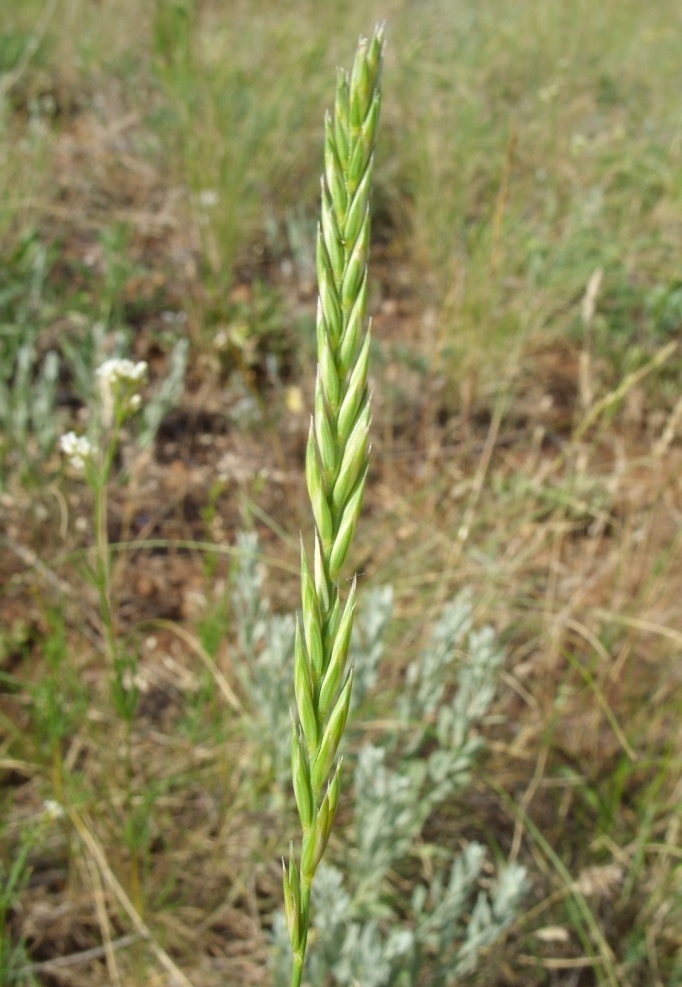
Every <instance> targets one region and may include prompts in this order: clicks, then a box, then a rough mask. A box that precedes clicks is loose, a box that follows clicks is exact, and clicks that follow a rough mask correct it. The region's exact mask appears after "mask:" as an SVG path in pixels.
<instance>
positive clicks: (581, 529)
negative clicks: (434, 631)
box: [0, 0, 682, 987]
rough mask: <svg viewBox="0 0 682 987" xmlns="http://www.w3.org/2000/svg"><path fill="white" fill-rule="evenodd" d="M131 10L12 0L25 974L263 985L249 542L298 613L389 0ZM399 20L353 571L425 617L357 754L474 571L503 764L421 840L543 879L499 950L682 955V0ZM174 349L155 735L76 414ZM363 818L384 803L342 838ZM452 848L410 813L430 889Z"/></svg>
mask: <svg viewBox="0 0 682 987" xmlns="http://www.w3.org/2000/svg"><path fill="white" fill-rule="evenodd" d="M113 6H115V7H116V11H115V15H114V12H113V11H112V10H110V9H109V7H108V6H107V5H106V4H102V5H93V4H87V3H85V2H84V0H78V2H75V0H74V2H73V3H71V4H66V3H64V4H60V3H57V4H53V3H47V4H38V3H33V2H32V0H31V2H29V3H26V4H22V5H14V4H10V3H9V2H8V0H0V12H1V13H2V15H3V24H4V25H6V26H2V27H0V71H2V73H3V75H2V76H1V77H0V78H1V79H2V80H3V81H2V82H0V96H1V97H2V107H1V112H2V117H1V121H0V123H1V126H2V129H3V136H4V138H5V140H4V146H3V149H2V151H1V152H0V186H1V187H2V196H3V205H2V207H1V208H0V252H1V255H2V264H1V266H0V268H1V269H0V333H1V336H0V344H1V345H2V351H1V355H2V366H1V367H0V377H1V379H2V390H1V392H0V397H1V398H2V401H3V402H4V405H3V404H1V403H0V417H1V418H2V435H1V436H0V482H1V488H2V489H1V493H0V518H1V523H2V534H1V535H0V540H1V543H2V555H1V557H0V661H1V664H0V735H1V737H0V800H1V801H0V805H1V807H2V808H1V813H2V815H1V825H0V849H1V851H2V861H3V868H4V875H5V878H7V877H8V875H11V873H12V866H13V862H15V861H17V860H24V857H23V856H22V854H23V853H24V852H25V854H26V856H25V866H22V868H21V869H20V870H21V873H19V872H17V885H16V887H15V888H11V886H10V884H11V882H10V881H9V880H5V891H4V892H3V895H2V896H0V934H1V936H2V944H0V948H2V949H3V950H4V953H3V954H2V959H3V962H5V964H9V962H10V959H11V961H12V963H14V967H12V968H11V969H10V966H9V965H6V967H5V968H4V969H5V970H9V971H10V973H11V976H12V977H13V978H14V979H12V980H9V976H10V973H6V974H5V975H6V976H7V977H8V982H10V983H19V984H21V983H27V984H31V983H37V984H44V985H49V987H53V985H68V987H91V985H92V987H96V985H100V984H102V985H104V984H115V985H133V984H134V985H136V987H141V985H150V987H151V985H153V984H166V983H170V982H178V983H182V982H183V980H182V977H183V976H184V977H185V978H186V981H187V982H190V983H191V984H193V985H194V987H213V985H216V987H217V985H218V984H222V983H226V982H227V983H234V984H253V985H257V984H266V983H269V979H270V973H269V970H268V952H269V942H268V935H269V929H270V925H271V921H272V914H273V912H274V911H275V910H276V909H277V908H279V907H280V904H281V874H280V858H281V856H282V855H283V854H284V853H285V852H286V848H287V843H288V839H289V837H290V835H291V833H292V832H293V831H294V828H295V827H294V823H295V810H294V807H293V801H292V798H291V793H290V791H289V790H288V788H287V787H286V786H283V785H281V784H280V782H279V780H278V779H277V776H276V771H275V768H274V766H273V757H272V752H271V751H269V750H268V747H267V744H266V743H265V742H264V741H263V737H262V736H261V735H259V730H258V727H257V726H256V727H254V724H257V716H256V713H257V710H254V709H253V704H252V697H251V696H250V695H249V693H248V690H247V689H246V688H245V686H244V680H243V677H242V676H240V668H239V663H240V661H242V660H243V659H242V656H241V653H240V649H239V645H238V641H237V638H236V617H235V614H234V608H233V604H232V601H231V578H233V577H232V576H231V573H233V570H234V557H235V537H236V533H237V532H238V531H239V530H243V529H255V530H257V531H258V534H259V538H260V544H261V551H262V563H263V565H264V567H265V573H266V582H265V591H266V595H267V596H268V598H269V599H270V602H271V607H272V609H273V610H274V611H276V612H290V611H292V610H294V609H295V607H296V605H297V593H298V551H299V541H298V536H299V531H300V530H303V531H304V532H308V531H309V529H310V521H309V516H308V509H307V506H306V494H305V479H304V470H303V460H304V449H305V442H306V437H307V432H308V425H309V413H310V409H311V407H312V393H313V384H314V381H313V379H312V370H311V368H312V366H313V364H314V315H315V304H316V294H315V291H316V289H315V280H314V278H315V265H314V256H313V242H314V239H313V238H314V228H315V216H316V208H317V207H316V200H317V194H318V193H317V186H316V182H317V176H318V173H319V171H320V167H321V160H320V159H321V151H319V148H320V147H321V127H320V120H321V110H322V108H323V107H324V106H328V105H330V104H331V101H332V95H333V89H332V86H333V78H334V76H333V69H334V66H335V64H336V63H337V62H338V63H346V62H347V61H348V53H349V52H350V51H351V49H352V42H353V39H354V36H355V35H357V33H359V31H361V30H362V31H364V32H367V31H368V30H370V29H371V26H372V19H373V18H374V17H375V16H376V14H375V11H374V8H373V5H370V4H368V3H360V2H358V3H355V4H340V5H339V10H338V12H337V13H335V14H330V13H324V14H323V13H322V12H321V9H322V8H321V7H320V8H319V9H318V7H317V6H314V7H313V5H309V4H305V3H294V2H287V3H285V4H280V5H279V8H278V9H279V14H280V16H279V17H278V18H272V17H270V16H268V14H272V13H273V11H274V9H275V5H274V4H269V3H268V4H265V5H263V12H262V14H261V15H259V16H257V15H256V14H255V13H254V12H253V9H252V5H250V4H241V3H235V4H234V9H233V11H232V17H231V18H230V19H229V21H230V22H229V24H228V23H226V21H227V19H226V18H225V16H224V13H225V12H224V8H223V6H222V5H221V4H220V3H218V2H206V3H203V4H199V3H197V4H192V3H190V2H186V3H181V2H178V3H177V4H165V3H162V2H159V3H157V4H152V3H150V4H147V5H143V8H144V9H143V10H142V12H141V13H140V11H139V10H138V5H137V4H133V3H128V2H122V3H120V4H117V5H112V7H113ZM381 13H385V14H386V16H388V17H389V19H390V25H389V46H390V47H389V53H388V58H387V64H386V76H385V101H384V102H385V105H384V108H383V114H384V116H383V124H382V125H383V126H384V128H385V130H384V132H383V135H382V138H381V139H380V145H379V150H378V159H377V168H376V183H377V187H376V195H375V220H374V227H373V237H374V242H373V248H372V250H373V252H372V260H371V285H372V286H371V289H370V301H369V308H370V310H371V313H372V319H373V340H374V343H373V346H374V350H373V370H372V382H373V383H372V387H373V426H372V430H373V431H372V456H371V459H372V467H371V472H370V477H369V481H368V489H367V493H366V499H365V507H364V511H363V516H362V520H361V523H360V527H359V529H358V537H357V539H356V545H355V548H354V554H353V561H352V567H353V568H355V569H357V571H358V572H359V573H361V577H360V590H361V592H362V590H363V589H367V588H369V587H372V586H381V585H388V584H390V585H392V586H393V588H394V594H395V613H394V620H393V624H392V625H391V630H390V631H389V646H388V649H387V652H386V654H385V657H384V660H383V663H382V667H381V688H380V690H379V691H377V692H376V693H375V694H374V696H373V698H372V700H371V702H370V703H369V704H368V705H367V706H366V707H363V709H362V713H361V716H360V717H359V718H358V720H357V721H356V722H355V724H354V727H353V733H352V737H353V741H352V744H351V748H350V751H349V760H350V761H351V762H352V756H353V755H352V751H353V749H354V748H353V745H356V746H357V745H358V744H359V743H360V741H361V740H362V739H363V738H364V737H372V736H376V735H377V733H378V732H380V731H381V730H382V729H383V728H384V726H385V724H386V723H387V722H389V721H390V719H391V715H392V712H391V711H392V707H393V704H394V701H395V697H396V695H398V694H399V692H400V690H401V688H402V687H403V682H404V674H405V668H406V666H407V665H408V663H409V662H410V661H412V660H413V659H414V656H415V654H417V653H419V651H420V649H421V647H422V646H423V644H424V640H425V637H426V635H427V633H428V628H429V626H430V623H431V621H432V619H433V618H434V617H435V616H436V615H437V614H438V613H439V611H440V609H441V607H442V605H443V603H445V602H447V601H448V600H449V599H451V598H452V597H453V596H454V595H455V594H456V593H457V592H458V591H459V590H461V589H462V588H464V587H469V588H470V589H471V591H472V594H473V600H474V601H475V616H476V620H477V621H478V622H480V623H483V622H488V623H492V625H493V626H494V627H495V628H496V631H497V633H498V635H499V638H500V640H501V641H502V642H503V643H504V645H505V648H506V652H507V660H506V662H505V666H504V672H503V674H502V678H501V682H500V688H499V691H498V696H497V699H496V702H495V705H494V710H493V713H492V715H491V716H489V717H488V719H487V721H486V724H485V727H484V733H485V737H486V741H487V743H486V752H487V753H486V756H485V758H484V761H483V763H482V769H481V772H480V774H478V775H477V776H476V777H475V778H474V780H473V782H472V785H471V787H470V788H469V789H467V791H466V793H465V795H464V796H463V797H462V798H461V799H454V800H451V801H450V802H448V803H446V804H445V805H444V806H443V807H442V808H441V809H439V810H438V811H437V812H436V813H434V815H433V816H432V817H431V818H430V819H429V820H428V822H427V825H426V828H425V831H424V834H423V839H424V842H425V844H426V843H428V844H429V845H431V844H433V845H436V846H440V847H443V848H456V847H461V846H462V845H464V844H465V843H466V841H468V840H471V839H474V838H475V839H479V840H481V841H482V842H484V843H486V844H487V845H489V846H490V847H492V848H493V849H494V851H495V853H496V854H497V855H498V856H499V857H500V859H504V858H509V857H511V858H512V859H515V860H518V861H520V862H522V863H524V864H525V865H526V866H527V868H528V872H529V878H530V882H531V891H530V892H529V895H528V897H527V900H526V902H525V908H524V910H523V912H522V913H521V914H520V916H519V919H518V921H517V922H516V923H515V925H514V926H513V928H512V929H511V931H510V932H509V934H508V935H507V937H506V941H505V943H504V944H503V945H500V946H497V947H496V948H495V949H494V950H492V951H491V952H490V953H489V954H488V955H486V956H485V957H484V960H483V963H482V966H481V968H480V973H479V974H477V976H478V977H479V980H478V981H477V980H476V978H475V977H474V978H473V980H472V982H481V983H486V984H487V985H489V987H493V985H494V987H503V985H506V987H511V985H520V984H523V985H524V987H541V985H552V987H591V985H593V984H598V985H609V987H652V985H653V987H679V985H680V984H682V934H681V932H680V930H681V929H682V856H681V850H680V845H681V844H680V825H681V823H682V782H681V780H680V779H681V778H682V746H681V741H680V728H679V724H680V719H681V716H682V660H681V658H682V607H681V606H680V588H679V587H680V582H679V580H680V577H679V573H680V568H681V567H680V563H681V561H682V560H681V552H682V545H681V532H682V527H681V525H680V520H681V517H682V403H681V402H680V398H679V391H680V388H679V381H680V371H681V368H682V357H681V354H680V349H679V340H680V331H681V329H682V288H681V286H680V285H681V283H682V279H681V278H680V255H681V253H682V140H681V138H680V135H681V134H682V126H681V121H680V115H679V102H678V99H677V83H678V81H679V78H678V68H679V66H678V39H679V30H680V28H681V27H682V25H681V24H680V17H681V14H680V10H679V9H678V7H677V6H676V5H675V4H673V3H665V2H664V3H660V4H657V5H651V7H650V8H647V10H642V9H641V8H640V5H638V4H635V3H631V2H625V3H616V2H615V0H611V2H606V3H604V4H602V5H601V6H600V9H599V10H598V11H595V10H593V9H592V7H591V6H590V5H588V4H587V3H583V2H582V0H581V2H577V3H575V4H573V5H571V6H570V10H569V7H568V6H566V5H561V4H558V3H541V2H540V0H523V2H520V3H518V4H515V5H513V8H512V6H511V5H508V7H507V8H505V10H504V11H501V10H500V9H499V5H496V4H494V3H483V4H481V3H478V4H474V3H468V2H466V3H463V4H461V5H460V8H459V10H458V12H457V13H456V14H455V13H453V11H452V10H451V9H450V5H448V4H443V3H435V2H434V3H429V4H424V5H423V10H422V9H420V10H418V11H417V10H416V5H414V4H408V3H407V2H399V0H393V2H391V3H389V4H387V9H386V10H385V11H382V12H381ZM5 15H6V18H5ZM368 18H370V20H369V22H368ZM236 37H240V38H241V39H242V43H241V44H240V45H237V43H236V40H235V39H236ZM31 39H34V40H35V42H36V43H35V45H34V46H33V47H31V46H30V42H31ZM229 52H232V53H233V55H234V57H233V58H232V59H231V60H229V59H226V53H229ZM268 96H271V99H268ZM292 134H295V139H294V138H292V136H291V135H292ZM382 141H383V145H382ZM93 326H99V327H100V329H98V330H97V333H99V335H98V334H97V333H95V334H94V335H93V332H92V327H93ZM178 339H188V340H189V342H190V358H189V363H188V367H187V372H186V375H185V381H184V388H183V391H182V395H181V397H180V398H179V400H178V401H177V402H176V404H175V407H173V409H172V410H170V411H169V412H168V413H167V414H166V415H165V416H164V418H163V420H162V421H161V423H160V426H159V429H158V432H157V434H156V438H155V440H154V443H153V444H152V445H151V446H150V447H149V448H148V449H147V450H146V451H145V452H144V453H142V454H139V453H138V452H137V447H136V445H135V442H134V436H133V433H132V429H131V430H130V431H129V433H128V434H127V435H125V436H124V440H123V442H122V445H121V450H120V456H119V459H118V460H117V463H116V475H115V479H114V480H113V481H112V483H111V486H110V494H109V514H108V539H109V543H110V545H111V546H112V557H113V567H112V598H113V601H114V605H115V606H114V610H115V614H116V633H117V636H118V637H119V639H120V640H121V641H122V642H124V643H125V648H126V650H127V651H129V652H130V654H133V655H134V656H135V664H134V671H135V683H134V684H135V688H136V689H137V690H138V693H139V696H138V702H137V706H136V712H135V715H134V717H133V719H132V722H131V724H130V726H129V727H127V726H126V724H125V723H124V722H123V721H122V720H121V718H120V717H118V716H117V715H116V712H115V709H114V706H113V704H112V697H111V688H110V681H111V669H110V668H109V666H108V665H107V659H106V653H105V652H106V649H105V648H104V646H103V643H102V628H101V622H100V619H99V616H98V605H97V597H96V594H95V592H94V590H93V588H92V587H91V586H90V585H89V584H88V581H87V577H86V566H87V562H88V560H89V559H90V557H91V552H92V546H93V531H92V503H91V498H90V494H89V492H88V490H87V488H86V486H85V485H84V484H83V482H82V480H81V479H79V477H78V476H76V475H75V474H73V473H71V472H70V471H69V470H68V469H66V468H65V467H64V464H63V462H62V460H61V457H60V455H59V452H58V449H57V442H56V439H57V437H58V435H59V434H60V433H61V432H62V431H66V430H67V429H69V428H72V427H74V426H75V427H79V426H82V425H83V424H84V418H83V416H84V409H85V408H86V406H87V394H88V374H90V375H91V374H92V370H93V368H94V363H93V361H94V360H95V359H96V357H97V354H98V352H99V351H98V346H99V347H103V348H104V352H108V351H109V350H111V349H112V348H113V347H115V346H116V345H118V343H119V342H121V341H123V342H124V343H125V346H126V348H127V350H126V351H127V353H128V354H129V355H130V356H131V357H133V358H134V359H136V360H145V361H147V363H148V365H149V370H150V382H149V387H148V391H149V393H150V394H151V393H152V392H153V391H154V389H155V388H158V386H159V385H160V382H161V381H162V380H163V379H164V377H165V375H166V374H167V372H168V368H169V363H170V354H171V352H172V347H173V345H174V344H175V342H176V341H177V340H178ZM22 347H29V349H26V350H24V351H23V352H25V353H30V358H31V368H30V373H29V374H28V377H26V379H25V380H24V383H23V385H22V379H23V378H22V371H21V359H22V357H21V356H20V352H21V351H22ZM50 352H54V353H56V354H57V356H58V368H59V372H58V377H57V379H56V382H55V385H54V390H53V391H49V388H47V385H45V387H46V388H47V389H46V390H41V389H40V387H42V386H43V385H42V384H40V381H41V380H43V377H41V374H43V370H42V368H43V367H44V366H45V364H46V359H47V355H48V354H49V353H50ZM39 385H40V387H39ZM22 388H23V389H22ZM48 391H49V393H50V394H53V400H52V404H50V405H49V406H46V410H45V411H44V413H43V412H42V411H41V407H42V405H40V402H39V401H38V399H37V396H38V395H42V394H47V393H48ZM27 407H28V408H30V413H29V412H26V413H24V409H26V408H27ZM350 575H351V571H350V569H349V576H350ZM350 777H351V774H350V772H349V775H348V778H349V779H350ZM346 784H347V793H346V798H347V799H348V800H350V798H351V794H352V793H351V791H350V780H349V781H348V782H346ZM53 803H58V804H59V805H62V806H64V807H66V809H67V814H66V816H64V817H59V814H58V811H57V810H56V809H55V808H54V806H53V805H52V804H53ZM46 804H47V805H48V807H49V806H51V805H52V810H48V811H47V812H46V809H45V805H46ZM50 812H52V815H51V814H50ZM349 821H350V810H349V808H348V803H346V806H345V807H344V806H342V807H341V809H340V823H341V826H340V835H339V836H338V837H334V838H333V839H332V843H331V845H330V853H331V857H332V859H334V860H335V861H337V862H339V863H341V862H342V861H344V859H346V858H345V857H344V854H345V855H346V857H347V853H346V850H345V849H344V847H345V844H344V824H348V823H349ZM346 863H348V860H347V859H346ZM350 863H351V866H352V860H351V862H350ZM431 863H432V862H431V861H430V860H429V859H427V858H426V857H424V856H423V855H421V856H420V853H419V847H416V848H415V850H414V853H413V854H412V855H411V856H410V858H409V861H408V863H407V865H406V867H405V869H404V870H401V871H399V872H396V873H395V874H393V875H392V876H391V888H392V889H393V890H394V892H395V894H396V896H398V895H400V894H403V893H404V891H405V888H406V887H408V886H409V883H410V881H412V880H413V879H414V876H415V874H420V873H422V870H428V868H429V867H430V866H431ZM486 876H487V877H489V876H490V875H486ZM409 918H410V916H409V914H408V915H406V916H405V919H406V921H408V922H409ZM12 957H13V959H12ZM180 971H181V972H180ZM173 977H175V980H173V979H172V978H173ZM169 978H170V979H169Z"/></svg>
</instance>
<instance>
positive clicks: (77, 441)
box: [60, 432, 92, 470]
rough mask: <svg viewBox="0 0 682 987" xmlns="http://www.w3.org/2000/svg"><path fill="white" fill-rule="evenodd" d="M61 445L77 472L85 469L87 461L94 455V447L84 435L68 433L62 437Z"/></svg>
mask: <svg viewBox="0 0 682 987" xmlns="http://www.w3.org/2000/svg"><path fill="white" fill-rule="evenodd" d="M60 444H61V447H62V452H63V453H64V455H65V456H66V458H67V459H68V460H69V463H70V464H71V466H73V468H74V469H77V470H82V469H84V468H85V463H86V460H88V459H89V458H90V456H91V455H92V445H91V444H90V442H89V441H88V439H86V438H85V436H84V435H76V433H75V432H67V433H66V435H62V437H61V441H60Z"/></svg>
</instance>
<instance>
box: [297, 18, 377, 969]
mask: <svg viewBox="0 0 682 987" xmlns="http://www.w3.org/2000/svg"><path fill="white" fill-rule="evenodd" d="M383 48H384V35H383V27H382V26H379V27H377V29H376V30H375V32H374V35H373V37H372V39H371V40H367V39H364V38H361V39H360V42H359V44H358V48H357V52H356V55H355V61H354V63H353V68H352V71H351V72H350V73H347V72H344V71H339V73H338V78H337V87H336V100H335V106H334V118H333V120H332V119H331V118H330V117H329V116H328V115H327V117H326V119H325V142H324V175H323V177H322V182H321V184H322V195H321V221H320V225H319V227H318V234H317V251H316V261H317V277H318V288H319V300H318V308H317V362H318V367H317V380H316V384H315V407H314V414H313V419H312V423H311V427H310V433H309V437H308V445H307V450H306V483H307V487H308V494H309V496H310V500H311V504H312V512H313V516H314V519H315V535H314V541H315V545H314V563H313V570H312V572H311V569H310V566H309V563H308V559H307V555H306V551H305V548H304V547H303V545H301V603H302V620H299V621H298V623H297V626H296V634H295V643H294V691H295V697H296V713H297V716H296V718H295V720H294V722H293V725H292V735H291V768H292V774H293V785H294V794H295V797H296V804H297V807H298V814H299V818H300V821H301V828H302V840H301V852H300V856H299V860H298V862H297V861H296V859H295V856H294V850H293V843H292V845H291V849H290V854H289V866H288V869H287V867H286V866H283V884H284V909H285V914H286V921H287V928H288V932H289V940H290V944H291V950H292V954H293V955H292V965H291V987H299V985H300V983H301V977H302V974H303V963H304V960H305V954H306V945H307V941H308V926H309V922H310V893H311V887H312V883H313V878H314V876H315V872H316V870H317V868H318V866H319V864H320V861H321V859H322V855H323V854H324V851H325V847H326V845H327V841H328V840H329V835H330V832H331V828H332V824H333V822H334V816H335V814H336V807H337V804H338V799H339V789H340V784H341V761H340V760H339V761H337V762H336V767H334V764H335V760H336V754H337V750H338V747H339V743H340V741H341V737H342V735H343V732H344V728H345V724H346V718H347V716H348V711H349V708H350V700H351V690H352V686H353V668H352V666H351V668H350V669H349V670H348V671H346V659H347V655H348V648H349V643H350V638H351V631H352V626H353V613H354V609H355V589H356V584H355V580H353V583H352V585H351V589H350V592H349V594H348V597H347V599H346V602H345V604H343V605H342V601H341V594H340V591H339V576H340V572H341V569H342V567H343V564H344V562H345V559H346V555H347V553H348V549H349V547H350V543H351V540H352V537H353V533H354V531H355V526H356V524H357V520H358V516H359V514H360V508H361V505H362V498H363V492H364V487H365V478H366V475H367V452H368V436H369V423H370V405H369V393H368V387H367V369H368V361H369V348H370V336H369V329H366V328H365V307H366V300H367V261H368V254H369V230H370V187H371V180H372V165H373V161H374V145H375V141H376V134H377V125H378V120H379V106H380V96H379V77H380V73H381V62H382V56H383ZM325 785H326V790H325Z"/></svg>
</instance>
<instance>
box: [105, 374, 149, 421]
mask: <svg viewBox="0 0 682 987" xmlns="http://www.w3.org/2000/svg"><path fill="white" fill-rule="evenodd" d="M97 376H98V377H99V382H100V388H101V392H102V404H103V410H104V420H105V422H106V423H107V424H110V423H111V422H112V421H113V419H114V417H117V416H121V417H122V418H123V417H126V416H127V415H131V414H134V412H136V411H138V409H139V407H140V405H141V404H142V398H141V397H140V395H139V393H138V391H139V389H140V387H141V386H142V385H143V384H144V382H145V380H146V379H147V364H146V363H145V361H144V360H140V361H139V363H133V361H132V360H127V359H111V360H105V362H104V363H103V364H102V366H101V367H98V368H97Z"/></svg>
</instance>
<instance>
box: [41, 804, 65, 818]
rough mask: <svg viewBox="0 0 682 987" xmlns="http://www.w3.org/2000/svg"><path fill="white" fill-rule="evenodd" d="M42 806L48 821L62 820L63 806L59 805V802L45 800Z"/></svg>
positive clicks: (63, 814)
mask: <svg viewBox="0 0 682 987" xmlns="http://www.w3.org/2000/svg"><path fill="white" fill-rule="evenodd" d="M43 806H44V807H45V815H46V816H47V818H48V819H53V820H56V819H63V818H64V816H65V812H64V806H63V805H60V803H59V802H55V800H54V799H45V801H44V802H43Z"/></svg>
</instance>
